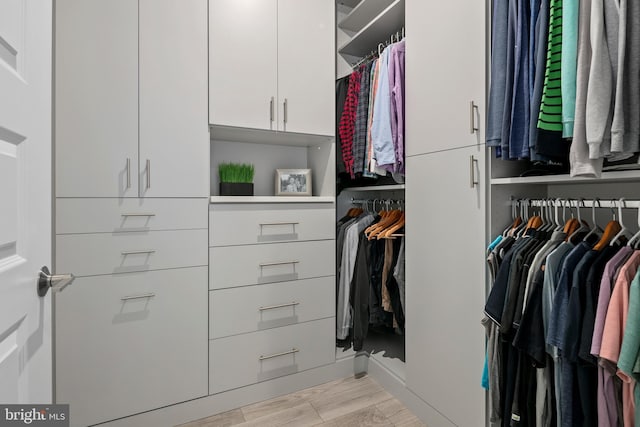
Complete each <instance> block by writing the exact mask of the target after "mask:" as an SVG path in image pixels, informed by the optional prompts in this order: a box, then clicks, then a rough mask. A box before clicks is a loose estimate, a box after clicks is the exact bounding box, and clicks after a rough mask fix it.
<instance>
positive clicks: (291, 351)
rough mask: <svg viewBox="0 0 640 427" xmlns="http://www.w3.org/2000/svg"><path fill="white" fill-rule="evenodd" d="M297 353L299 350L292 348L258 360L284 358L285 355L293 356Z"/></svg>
mask: <svg viewBox="0 0 640 427" xmlns="http://www.w3.org/2000/svg"><path fill="white" fill-rule="evenodd" d="M299 351H300V350H298V349H297V348H292V349H291V350H289V351H285V352H283V353H276V354H270V355H269V356H260V358H259V360H267V359H273V358H274V357H280V356H286V355H287V354H294V353H298V352H299Z"/></svg>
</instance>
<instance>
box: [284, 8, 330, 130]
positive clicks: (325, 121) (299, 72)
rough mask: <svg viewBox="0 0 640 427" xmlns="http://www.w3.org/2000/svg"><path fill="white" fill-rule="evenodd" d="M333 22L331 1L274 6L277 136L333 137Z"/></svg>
mask: <svg viewBox="0 0 640 427" xmlns="http://www.w3.org/2000/svg"><path fill="white" fill-rule="evenodd" d="M334 22H335V2H334V1H333V0H279V1H278V129H279V130H286V131H288V132H300V133H309V134H317V135H333V134H334V133H335V129H336V128H335V105H336V104H335V78H336V67H335V57H336V55H335V46H336V43H335V25H334ZM285 102H286V107H285ZM285 110H286V111H285Z"/></svg>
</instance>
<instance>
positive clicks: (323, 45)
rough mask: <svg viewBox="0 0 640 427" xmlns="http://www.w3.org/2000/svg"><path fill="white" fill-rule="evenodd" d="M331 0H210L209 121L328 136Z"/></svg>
mask: <svg viewBox="0 0 640 427" xmlns="http://www.w3.org/2000/svg"><path fill="white" fill-rule="evenodd" d="M334 20H335V5H334V3H333V1H331V0H209V122H210V123H211V124H213V125H223V126H234V127H244V128H254V129H266V130H276V131H287V132H296V133H307V134H317V135H333V134H334V133H335V112H334V109H335V105H334V102H335V101H334V92H335V83H334V78H335V77H334V76H335V62H334V61H335V60H334V57H335V56H334V53H333V52H334V46H335V30H334Z"/></svg>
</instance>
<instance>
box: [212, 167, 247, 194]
mask: <svg viewBox="0 0 640 427" xmlns="http://www.w3.org/2000/svg"><path fill="white" fill-rule="evenodd" d="M254 172H255V171H254V167H253V165H252V164H248V163H220V164H219V165H218V176H219V177H220V195H221V196H253V175H254Z"/></svg>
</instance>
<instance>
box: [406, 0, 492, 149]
mask: <svg viewBox="0 0 640 427" xmlns="http://www.w3.org/2000/svg"><path fill="white" fill-rule="evenodd" d="M405 15H406V29H407V34H408V36H407V41H406V44H407V51H408V52H410V54H408V55H407V58H406V81H407V91H406V101H405V102H406V120H407V123H406V134H407V135H416V136H418V135H419V136H420V137H414V138H409V137H407V147H406V153H407V156H412V155H416V154H422V153H430V152H435V151H440V150H446V149H449V148H455V147H466V146H471V145H476V144H478V143H479V142H482V141H483V139H484V138H483V136H482V134H483V133H484V129H483V125H482V124H481V123H484V114H480V112H484V111H485V102H484V99H485V52H486V49H485V2H483V1H473V0H458V1H445V2H433V1H424V0H406V5H405ZM411 53H416V54H411ZM472 101H473V102H474V103H475V105H477V106H478V108H477V109H474V112H473V115H474V122H475V125H474V126H473V127H479V129H480V130H479V132H474V133H471V131H470V128H471V127H472V125H471V104H470V103H471V102H472Z"/></svg>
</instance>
